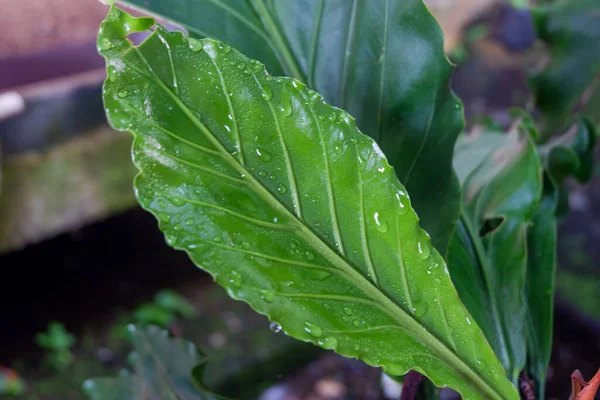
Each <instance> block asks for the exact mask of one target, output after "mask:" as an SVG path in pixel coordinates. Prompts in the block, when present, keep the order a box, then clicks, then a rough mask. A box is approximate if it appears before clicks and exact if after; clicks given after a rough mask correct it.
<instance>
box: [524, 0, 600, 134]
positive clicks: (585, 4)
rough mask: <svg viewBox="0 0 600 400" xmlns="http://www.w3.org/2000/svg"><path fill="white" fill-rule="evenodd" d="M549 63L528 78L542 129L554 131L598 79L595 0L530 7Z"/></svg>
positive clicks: (599, 35) (599, 34) (599, 20)
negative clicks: (543, 124) (537, 107)
mask: <svg viewBox="0 0 600 400" xmlns="http://www.w3.org/2000/svg"><path fill="white" fill-rule="evenodd" d="M533 15H534V24H535V28H536V31H537V34H538V37H539V38H540V39H541V40H543V41H544V42H545V43H546V44H547V46H548V50H549V57H550V60H549V63H548V64H547V65H546V66H545V67H544V68H543V69H542V70H540V71H538V72H536V73H534V74H533V75H532V77H531V86H532V88H533V91H534V94H535V97H536V103H537V105H538V106H539V108H540V110H541V111H542V113H543V115H544V118H545V124H546V126H545V130H548V129H549V130H551V131H556V130H557V129H560V127H561V126H563V121H564V118H565V116H566V115H567V114H568V113H570V112H571V110H572V108H573V107H574V106H576V105H577V104H576V103H577V102H578V100H579V99H580V98H581V97H582V96H583V95H584V91H585V90H586V88H588V87H589V86H590V84H591V83H592V81H593V80H594V79H600V76H599V74H600V7H599V6H598V0H561V1H558V2H555V3H553V4H551V5H547V6H540V7H539V8H537V9H534V10H533Z"/></svg>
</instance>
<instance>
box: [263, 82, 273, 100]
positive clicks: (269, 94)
mask: <svg viewBox="0 0 600 400" xmlns="http://www.w3.org/2000/svg"><path fill="white" fill-rule="evenodd" d="M261 96H262V98H263V99H264V100H266V101H269V100H271V98H272V97H273V92H271V88H270V87H269V86H267V85H265V86H263V92H262V95H261Z"/></svg>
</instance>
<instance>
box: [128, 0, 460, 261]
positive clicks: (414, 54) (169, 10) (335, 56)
mask: <svg viewBox="0 0 600 400" xmlns="http://www.w3.org/2000/svg"><path fill="white" fill-rule="evenodd" d="M124 2H125V3H129V4H133V5H135V6H136V7H140V8H142V9H147V10H149V11H151V12H153V13H157V14H158V15H161V16H164V17H165V18H167V19H170V20H173V21H175V22H176V23H179V24H181V25H182V26H185V28H186V29H187V30H188V31H189V32H190V35H191V36H194V37H210V38H214V39H217V40H220V41H222V42H224V43H227V44H229V45H231V46H233V47H235V48H237V49H239V50H240V51H242V52H244V53H245V54H246V55H247V56H248V57H250V58H255V59H257V60H258V61H260V62H262V63H264V64H265V65H266V67H267V69H268V70H269V71H270V72H271V73H272V74H274V75H279V74H281V72H282V71H283V72H284V73H285V74H287V75H288V76H291V77H293V78H296V79H298V80H300V81H302V82H304V83H306V84H307V86H308V87H309V88H311V89H314V90H316V91H318V92H319V93H321V94H322V95H323V96H324V97H325V100H326V101H328V102H329V103H331V104H333V105H335V106H338V107H340V108H343V109H344V110H346V111H348V112H349V113H350V114H351V115H353V116H354V117H355V118H356V124H357V125H358V127H359V128H360V129H361V131H362V132H364V133H366V134H367V135H369V136H371V137H373V138H374V139H376V141H377V142H378V144H379V146H380V147H381V148H382V150H383V151H384V152H385V153H386V154H387V155H388V160H389V162H390V164H391V165H392V166H393V167H394V169H395V171H396V174H397V175H398V178H399V179H400V181H401V182H403V183H404V185H405V186H406V188H407V189H408V191H409V193H410V194H411V197H412V198H413V204H414V208H415V210H416V211H417V212H418V214H419V216H420V219H421V226H422V227H423V228H424V229H425V230H426V231H427V232H428V233H429V234H430V235H431V237H432V242H433V244H434V246H435V247H436V248H437V249H438V250H439V251H440V252H441V253H442V255H445V254H446V250H447V248H448V243H449V240H450V237H451V236H452V232H453V230H454V227H455V224H456V220H457V218H458V212H459V202H460V193H459V185H458V182H457V180H456V177H455V175H454V173H453V171H452V152H453V148H454V143H455V142H456V138H457V135H458V133H459V132H460V131H461V130H462V128H463V125H464V123H463V118H462V115H463V114H462V105H461V103H460V101H459V100H458V99H457V98H456V97H455V96H454V95H453V93H452V92H451V90H450V77H451V74H452V67H451V66H450V63H449V62H448V60H447V59H446V56H445V55H444V45H443V41H444V39H443V35H442V31H441V29H440V28H439V26H438V24H437V22H436V20H435V19H434V18H433V16H432V15H431V14H430V12H429V10H428V9H427V7H425V5H424V4H423V2H422V1H421V0H368V1H367V0H352V1H350V0H327V1H324V0H277V1H273V0H233V1H227V2H226V1H216V0H179V1H178V2H177V6H173V4H172V2H170V1H165V0H125V1H124Z"/></svg>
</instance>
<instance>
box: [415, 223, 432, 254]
mask: <svg viewBox="0 0 600 400" xmlns="http://www.w3.org/2000/svg"><path fill="white" fill-rule="evenodd" d="M417 231H418V233H417V240H418V241H417V251H418V252H419V257H421V258H422V259H423V260H425V259H427V258H429V255H430V254H431V240H430V239H429V235H428V234H427V232H425V231H424V230H422V229H420V228H417Z"/></svg>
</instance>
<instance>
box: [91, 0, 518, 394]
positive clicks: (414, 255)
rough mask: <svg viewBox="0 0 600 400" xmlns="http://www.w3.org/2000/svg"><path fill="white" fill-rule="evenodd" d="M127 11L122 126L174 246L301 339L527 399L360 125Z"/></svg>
mask: <svg viewBox="0 0 600 400" xmlns="http://www.w3.org/2000/svg"><path fill="white" fill-rule="evenodd" d="M152 27H153V22H152V20H150V19H147V18H146V19H137V18H133V17H131V16H130V15H128V14H126V13H124V12H122V11H119V10H118V9H115V8H113V9H112V10H111V12H110V13H109V15H108V16H107V18H106V20H105V22H104V23H103V24H102V27H101V30H100V35H99V38H98V44H99V48H100V50H101V53H102V55H103V56H104V57H105V58H106V62H107V66H108V78H107V80H106V82H105V85H104V102H105V107H106V111H107V115H108V118H109V121H110V123H111V124H112V126H113V127H114V128H116V129H119V130H129V131H131V132H132V133H133V134H134V136H135V140H134V146H133V158H134V162H135V164H136V166H137V167H138V169H139V170H140V174H139V175H138V176H137V177H136V179H135V189H136V193H137V196H138V199H139V201H140V204H141V205H142V207H144V208H145V209H147V210H149V211H151V212H152V213H153V214H154V215H155V216H156V217H157V219H158V220H159V223H160V228H161V229H162V230H163V231H164V233H165V237H166V240H167V242H168V243H169V244H170V245H171V246H173V247H175V248H178V249H182V250H185V251H186V252H187V253H188V254H189V255H190V257H191V258H192V260H193V261H194V262H195V263H196V264H197V265H198V266H200V267H202V268H203V269H205V270H207V271H208V272H209V273H211V274H212V276H213V277H214V279H215V280H216V281H217V282H218V283H219V284H221V285H222V286H224V287H225V288H226V289H227V291H228V293H229V294H230V295H231V296H232V297H234V298H236V299H240V300H244V301H246V302H247V303H249V304H250V305H251V306H252V307H253V308H254V309H255V310H257V311H258V312H260V313H262V314H265V315H267V316H268V317H269V318H270V319H271V320H272V321H273V322H276V323H278V324H279V325H280V326H281V327H282V328H283V330H284V331H285V332H286V333H287V334H288V335H290V336H292V337H295V338H297V339H300V340H304V341H310V342H312V343H314V344H316V345H318V346H321V347H323V348H326V349H332V350H335V351H337V352H338V353H340V354H342V355H345V356H349V357H358V358H360V359H362V360H364V361H365V362H367V363H368V364H370V365H375V366H382V367H383V368H384V369H385V370H386V371H387V372H388V373H390V374H394V375H401V374H404V373H406V372H407V371H408V370H409V369H415V370H418V371H420V372H423V373H424V374H426V375H427V376H428V377H430V378H431V380H432V381H433V382H434V383H436V384H437V385H448V386H450V387H453V388H454V389H456V390H458V391H459V392H461V393H462V394H463V396H464V397H466V398H469V399H484V398H485V399H516V398H518V395H517V393H516V390H515V388H514V387H513V386H512V385H511V384H510V382H508V380H506V379H505V378H504V376H503V370H502V367H501V366H500V364H499V362H498V360H497V359H496V356H495V355H494V353H493V352H492V350H491V348H490V347H489V345H488V343H487V342H486V341H485V339H484V336H483V334H482V332H481V331H480V329H479V328H478V327H477V325H476V323H475V322H474V321H473V320H472V319H471V316H470V315H469V314H468V312H467V311H466V310H465V308H464V307H463V305H462V303H461V302H460V300H459V299H458V296H457V294H456V291H455V289H454V287H453V286H452V282H451V281H450V277H449V276H448V273H447V270H446V267H445V264H444V260H443V259H442V257H441V256H440V254H439V253H438V252H437V251H436V250H435V249H434V248H432V246H431V243H430V241H429V237H428V235H427V234H426V233H425V232H424V231H423V230H422V229H421V228H420V227H419V225H418V219H417V216H416V214H415V212H414V211H413V210H412V208H411V205H410V200H409V197H408V195H407V193H406V191H405V189H404V187H403V186H402V185H401V184H400V183H399V182H398V179H397V178H396V176H395V174H394V171H393V169H392V168H391V167H390V165H389V164H388V162H387V160H386V159H385V157H384V155H383V153H382V152H381V150H380V149H379V147H378V146H377V145H376V144H375V142H374V141H373V140H372V139H370V138H369V137H367V136H365V135H362V134H361V133H360V132H359V131H358V129H357V128H356V126H355V122H354V120H353V118H351V117H350V116H349V115H348V114H347V113H346V112H344V111H342V110H340V109H337V108H334V107H332V106H330V105H328V104H327V103H325V101H323V100H322V98H321V97H320V95H318V94H317V93H315V92H313V91H311V90H309V89H308V88H306V87H305V86H304V85H303V84H302V83H300V82H298V81H296V80H294V79H290V78H273V77H271V76H270V75H269V74H267V73H266V72H265V70H264V68H263V66H262V64H260V63H258V62H256V61H253V60H251V59H248V58H246V57H245V56H243V55H242V54H240V53H239V52H238V51H236V50H234V49H232V48H229V47H227V46H226V45H224V44H221V43H219V42H215V41H212V40H208V39H203V40H198V39H188V38H186V37H185V36H184V35H183V34H181V33H180V32H173V33H169V32H167V31H165V30H164V29H163V28H161V27H160V26H155V27H154V32H153V33H152V34H151V35H150V37H149V38H148V39H147V40H146V41H144V42H143V43H142V44H141V45H140V46H138V47H133V45H132V44H131V42H129V41H128V40H127V39H126V36H127V35H128V34H130V33H132V32H134V31H145V30H148V29H150V28H152Z"/></svg>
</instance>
